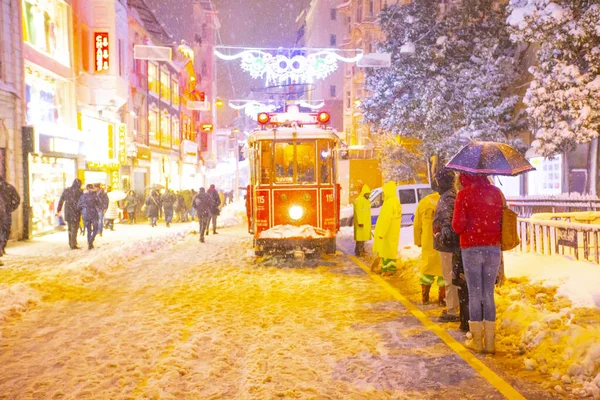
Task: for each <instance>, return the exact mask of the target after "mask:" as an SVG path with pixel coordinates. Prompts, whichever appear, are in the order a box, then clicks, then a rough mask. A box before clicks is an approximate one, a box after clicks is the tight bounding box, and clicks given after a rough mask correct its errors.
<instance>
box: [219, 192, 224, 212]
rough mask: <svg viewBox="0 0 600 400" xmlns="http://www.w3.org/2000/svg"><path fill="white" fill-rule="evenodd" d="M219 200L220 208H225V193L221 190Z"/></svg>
mask: <svg viewBox="0 0 600 400" xmlns="http://www.w3.org/2000/svg"><path fill="white" fill-rule="evenodd" d="M219 202H220V206H219V208H223V207H224V206H225V193H223V192H219Z"/></svg>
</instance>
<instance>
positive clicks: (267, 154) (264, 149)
mask: <svg viewBox="0 0 600 400" xmlns="http://www.w3.org/2000/svg"><path fill="white" fill-rule="evenodd" d="M271 148H272V147H271V143H270V142H262V143H261V144H260V163H261V164H260V183H262V184H270V183H271V168H272V165H273V156H272V151H271Z"/></svg>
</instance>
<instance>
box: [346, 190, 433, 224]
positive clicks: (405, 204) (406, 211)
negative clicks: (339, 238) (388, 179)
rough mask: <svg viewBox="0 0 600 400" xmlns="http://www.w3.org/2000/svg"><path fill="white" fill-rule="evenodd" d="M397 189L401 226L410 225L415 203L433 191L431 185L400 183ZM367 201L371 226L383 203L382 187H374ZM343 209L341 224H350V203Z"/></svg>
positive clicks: (375, 221) (351, 219)
mask: <svg viewBox="0 0 600 400" xmlns="http://www.w3.org/2000/svg"><path fill="white" fill-rule="evenodd" d="M397 190H398V191H397V194H398V200H400V204H402V226H409V225H412V224H413V221H414V220H415V211H416V210H417V204H419V201H421V199H422V198H423V197H425V196H427V195H428V194H431V193H433V190H432V189H431V185H430V184H428V183H422V184H414V185H400V186H398V187H397ZM369 201H370V202H371V221H372V223H373V227H375V223H377V218H378V217H379V213H380V212H381V206H382V205H383V193H382V189H381V188H376V189H373V190H371V196H370V197H369ZM343 211H346V212H342V215H341V219H342V221H341V224H342V226H352V224H353V213H352V205H350V207H348V208H347V209H345V210H343Z"/></svg>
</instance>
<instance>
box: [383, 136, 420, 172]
mask: <svg viewBox="0 0 600 400" xmlns="http://www.w3.org/2000/svg"><path fill="white" fill-rule="evenodd" d="M376 145H377V155H378V157H379V159H380V166H381V173H382V174H383V179H384V180H385V181H388V180H391V181H395V182H402V181H410V180H412V179H414V178H415V177H416V176H417V173H418V172H419V167H421V166H422V165H423V156H422V155H421V154H419V153H418V152H415V151H411V149H408V148H407V147H406V146H404V145H402V143H401V142H400V141H399V140H398V137H397V136H394V135H392V134H389V133H388V134H383V135H380V136H378V137H377V139H376Z"/></svg>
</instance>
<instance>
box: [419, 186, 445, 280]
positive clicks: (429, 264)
mask: <svg viewBox="0 0 600 400" xmlns="http://www.w3.org/2000/svg"><path fill="white" fill-rule="evenodd" d="M439 200H440V194H439V193H436V192H434V193H432V194H430V195H428V196H425V197H424V198H423V199H422V200H421V201H419V204H418V205H417V211H415V223H414V225H413V230H414V240H415V245H417V246H419V247H421V259H420V264H421V273H422V274H425V275H433V276H442V262H441V260H440V253H438V252H437V250H435V249H434V248H433V216H434V215H435V209H436V207H437V203H438V201H439Z"/></svg>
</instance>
